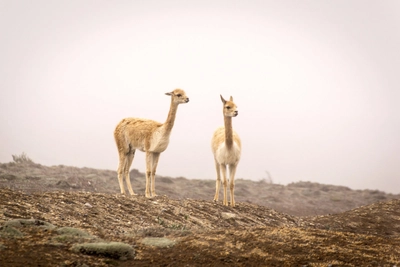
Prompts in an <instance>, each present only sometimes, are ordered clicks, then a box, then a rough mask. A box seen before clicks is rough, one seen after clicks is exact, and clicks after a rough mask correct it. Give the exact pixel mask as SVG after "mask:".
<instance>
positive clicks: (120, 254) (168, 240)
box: [0, 157, 400, 267]
mask: <svg viewBox="0 0 400 267" xmlns="http://www.w3.org/2000/svg"><path fill="white" fill-rule="evenodd" d="M131 177H132V178H133V179H132V186H133V188H134V190H135V192H137V193H139V194H141V195H139V196H135V197H130V196H121V195H119V194H117V192H119V187H118V181H117V178H116V172H115V171H108V170H96V169H89V168H74V167H66V166H53V167H47V166H42V165H40V164H36V163H34V162H33V161H31V160H30V159H29V158H27V157H26V159H25V160H19V161H18V159H17V160H15V159H14V162H11V163H4V164H0V266H133V265H135V266H224V265H231V266H391V267H393V266H396V265H397V266H398V265H399V264H400V249H399V247H400V246H399V245H400V200H399V199H400V196H399V195H391V194H385V193H383V192H380V191H372V190H350V189H349V188H346V187H340V186H331V185H321V184H316V183H309V182H298V183H293V184H290V185H288V186H282V185H275V184H268V183H265V182H252V181H248V180H240V179H238V180H237V186H236V200H237V204H238V206H237V207H235V208H231V207H225V206H222V205H221V203H214V202H212V201H211V200H212V197H213V195H214V190H215V189H214V187H215V181H213V180H188V179H185V178H170V177H161V176H160V177H157V179H156V187H157V192H158V193H159V194H160V195H162V196H159V197H156V198H153V199H148V198H145V197H144V189H145V185H144V183H145V181H144V180H145V179H144V175H143V174H142V173H140V172H138V171H137V170H133V171H132V172H131ZM316 215H318V216H316ZM33 252H34V253H33Z"/></svg>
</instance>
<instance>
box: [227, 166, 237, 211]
mask: <svg viewBox="0 0 400 267" xmlns="http://www.w3.org/2000/svg"><path fill="white" fill-rule="evenodd" d="M236 167H237V165H236V164H229V189H230V192H231V206H232V207H234V206H235V195H234V191H235V173H236Z"/></svg>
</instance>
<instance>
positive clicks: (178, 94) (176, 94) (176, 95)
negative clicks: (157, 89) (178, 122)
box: [165, 89, 189, 104]
mask: <svg viewBox="0 0 400 267" xmlns="http://www.w3.org/2000/svg"><path fill="white" fill-rule="evenodd" d="M165 94H166V95H170V96H171V99H172V102H173V103H176V104H182V103H187V102H189V97H187V96H186V93H185V91H183V90H182V89H175V90H174V91H172V92H170V93H165Z"/></svg>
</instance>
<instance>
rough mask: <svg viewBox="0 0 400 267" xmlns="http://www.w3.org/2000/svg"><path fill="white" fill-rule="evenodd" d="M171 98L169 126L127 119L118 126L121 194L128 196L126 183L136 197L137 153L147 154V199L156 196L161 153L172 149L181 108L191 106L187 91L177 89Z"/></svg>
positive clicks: (116, 135) (171, 93)
mask: <svg viewBox="0 0 400 267" xmlns="http://www.w3.org/2000/svg"><path fill="white" fill-rule="evenodd" d="M166 95H169V96H171V106H170V109H169V113H168V117H167V120H166V121H165V123H159V122H156V121H153V120H148V119H139V118H126V119H123V120H122V121H121V122H120V123H118V125H117V127H116V128H115V131H114V138H115V142H116V143H117V148H118V154H119V165H118V181H119V187H120V189H121V193H122V194H125V188H124V179H125V182H126V184H127V187H128V190H129V193H130V194H131V195H135V193H134V192H133V190H132V185H131V182H130V177H129V169H130V167H131V165H132V161H133V158H134V156H135V151H136V149H139V150H140V151H143V152H146V197H152V196H156V192H155V174H156V169H157V163H158V159H159V157H160V153H161V152H163V151H164V150H165V149H167V147H168V143H169V136H170V134H171V130H172V127H173V126H174V121H175V117H176V111H177V110H178V105H179V104H182V103H187V102H189V98H188V97H187V96H186V93H185V91H183V90H181V89H175V90H174V91H172V92H170V93H166Z"/></svg>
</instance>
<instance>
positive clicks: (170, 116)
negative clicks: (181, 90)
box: [164, 99, 178, 133]
mask: <svg viewBox="0 0 400 267" xmlns="http://www.w3.org/2000/svg"><path fill="white" fill-rule="evenodd" d="M177 110H178V104H176V103H174V102H173V101H172V99H171V107H170V108H169V112H168V117H167V120H166V121H165V123H164V127H165V132H166V133H170V132H171V130H172V127H174V122H175V117H176V111H177Z"/></svg>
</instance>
